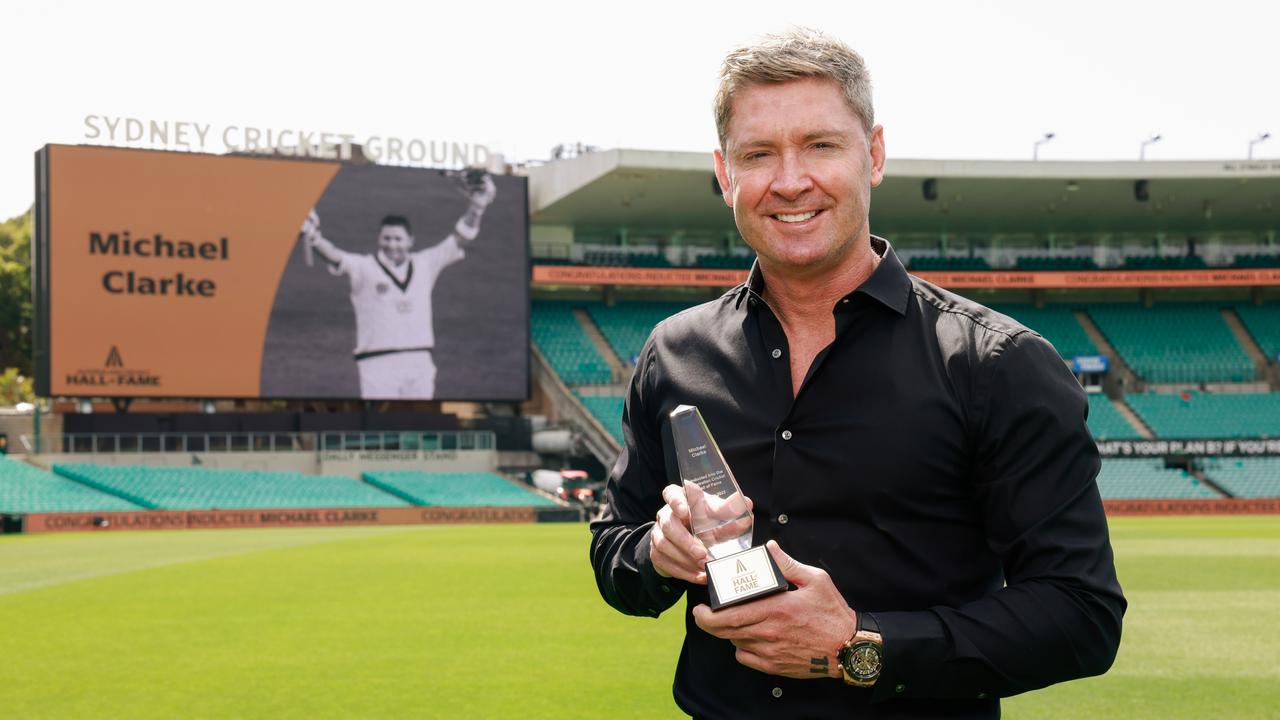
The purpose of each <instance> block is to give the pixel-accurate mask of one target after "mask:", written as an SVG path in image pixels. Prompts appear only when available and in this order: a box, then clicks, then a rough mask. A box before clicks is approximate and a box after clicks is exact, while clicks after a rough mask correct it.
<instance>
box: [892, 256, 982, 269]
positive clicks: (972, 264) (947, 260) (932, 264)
mask: <svg viewBox="0 0 1280 720" xmlns="http://www.w3.org/2000/svg"><path fill="white" fill-rule="evenodd" d="M907 267H908V268H909V269H911V270H921V271H924V272H929V271H931V270H933V271H943V270H961V271H970V270H990V269H991V264H990V263H988V262H987V259H986V258H984V257H940V256H937V255H917V256H915V257H913V258H911V261H910V263H909V264H908V266H907Z"/></svg>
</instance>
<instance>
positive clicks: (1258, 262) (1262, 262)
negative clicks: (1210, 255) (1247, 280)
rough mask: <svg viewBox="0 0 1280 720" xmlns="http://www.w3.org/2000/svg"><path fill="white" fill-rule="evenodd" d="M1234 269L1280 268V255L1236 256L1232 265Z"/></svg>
mask: <svg viewBox="0 0 1280 720" xmlns="http://www.w3.org/2000/svg"><path fill="white" fill-rule="evenodd" d="M1231 266H1232V267H1238V268H1272V267H1280V255H1276V254H1266V255H1262V254H1257V255H1236V256H1235V258H1234V260H1233V261H1232V263H1231Z"/></svg>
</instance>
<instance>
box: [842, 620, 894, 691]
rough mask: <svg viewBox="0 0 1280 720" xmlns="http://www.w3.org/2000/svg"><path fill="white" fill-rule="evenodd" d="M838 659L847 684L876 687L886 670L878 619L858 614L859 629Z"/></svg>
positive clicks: (843, 648) (845, 645)
mask: <svg viewBox="0 0 1280 720" xmlns="http://www.w3.org/2000/svg"><path fill="white" fill-rule="evenodd" d="M836 657H837V658H838V659H839V660H840V672H842V673H843V674H844V681H845V683H847V684H849V685H853V686H855V687H871V686H872V685H875V684H876V680H879V679H880V670H881V669H883V668H884V640H883V638H881V637H880V626H879V625H878V624H877V623H876V619H875V618H874V617H872V616H870V615H868V614H867V613H858V628H857V630H856V631H854V633H853V637H851V638H849V641H848V642H846V643H845V644H844V647H842V648H840V652H839V653H837V655H836Z"/></svg>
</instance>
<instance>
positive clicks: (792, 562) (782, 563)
mask: <svg viewBox="0 0 1280 720" xmlns="http://www.w3.org/2000/svg"><path fill="white" fill-rule="evenodd" d="M765 547H766V548H768V549H769V554H770V555H772V556H773V561H774V562H776V563H778V569H779V570H781V571H782V576H783V577H784V578H786V579H787V580H790V581H791V582H793V583H795V584H796V585H797V586H798V587H804V586H805V585H808V584H810V583H812V582H814V581H815V580H817V579H819V578H820V577H822V576H824V575H826V571H825V570H823V569H822V568H816V567H813V566H811V565H805V564H804V563H802V562H800V561H799V560H796V559H795V558H793V557H791V556H790V555H788V554H786V553H785V552H783V551H782V547H781V546H779V545H778V541H777V540H770V541H769V542H767V543H765Z"/></svg>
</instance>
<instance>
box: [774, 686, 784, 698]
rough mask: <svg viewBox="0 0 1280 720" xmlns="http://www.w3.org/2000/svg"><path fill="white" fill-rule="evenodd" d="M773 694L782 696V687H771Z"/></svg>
mask: <svg viewBox="0 0 1280 720" xmlns="http://www.w3.org/2000/svg"><path fill="white" fill-rule="evenodd" d="M773 696H774V697H782V688H780V687H776V688H774V689H773Z"/></svg>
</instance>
